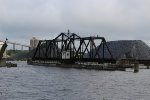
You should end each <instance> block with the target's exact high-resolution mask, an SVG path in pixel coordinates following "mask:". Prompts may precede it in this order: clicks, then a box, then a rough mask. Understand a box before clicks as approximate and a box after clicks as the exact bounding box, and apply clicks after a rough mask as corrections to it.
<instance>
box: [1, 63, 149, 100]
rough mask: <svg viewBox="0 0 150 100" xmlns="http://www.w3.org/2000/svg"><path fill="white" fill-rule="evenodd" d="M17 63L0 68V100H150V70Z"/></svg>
mask: <svg viewBox="0 0 150 100" xmlns="http://www.w3.org/2000/svg"><path fill="white" fill-rule="evenodd" d="M17 63H18V67H17V68H0V100H150V70H146V69H142V70H140V72H139V73H133V72H121V71H113V72H110V71H96V70H81V69H71V68H70V69H69V68H68V69H67V68H55V67H43V66H29V65H27V64H26V62H17Z"/></svg>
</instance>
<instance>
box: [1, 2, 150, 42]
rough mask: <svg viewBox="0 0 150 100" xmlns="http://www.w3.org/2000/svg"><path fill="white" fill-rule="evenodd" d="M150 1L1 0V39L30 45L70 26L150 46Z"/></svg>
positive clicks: (82, 32)
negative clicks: (143, 42) (30, 41)
mask: <svg viewBox="0 0 150 100" xmlns="http://www.w3.org/2000/svg"><path fill="white" fill-rule="evenodd" d="M149 27H150V0H0V39H4V38H6V37H7V38H8V39H9V40H10V41H16V42H19V43H25V44H29V39H31V37H33V36H34V37H37V38H39V39H52V38H54V37H55V36H57V35H58V34H59V33H61V32H65V31H67V30H68V29H70V31H71V32H74V33H77V34H79V35H81V36H90V35H95V36H96V35H99V36H102V37H105V38H106V40H107V41H113V40H121V39H124V40H131V39H133V40H135V39H136V40H143V41H145V42H146V43H148V44H149V45H150V28H149Z"/></svg>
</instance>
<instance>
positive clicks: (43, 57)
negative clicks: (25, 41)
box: [32, 32, 115, 63]
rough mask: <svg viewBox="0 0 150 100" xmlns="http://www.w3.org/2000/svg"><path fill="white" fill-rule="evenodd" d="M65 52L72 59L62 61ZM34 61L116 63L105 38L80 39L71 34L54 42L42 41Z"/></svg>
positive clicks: (64, 35)
mask: <svg viewBox="0 0 150 100" xmlns="http://www.w3.org/2000/svg"><path fill="white" fill-rule="evenodd" d="M63 51H69V52H70V59H62V52H63ZM105 52H107V56H105V55H106V53H105ZM108 55H109V56H108ZM32 60H33V61H35V60H39V61H59V62H61V63H66V62H67V63H75V62H99V63H104V62H110V63H112V62H115V60H114V59H113V55H112V53H111V51H110V49H109V47H108V45H107V42H106V40H105V38H104V37H98V36H97V37H95V36H91V37H80V36H78V35H76V34H74V33H69V32H68V33H67V34H66V33H61V34H59V35H58V36H57V37H56V38H55V39H53V40H40V41H39V44H38V46H37V48H36V50H35V53H34V56H33V57H32Z"/></svg>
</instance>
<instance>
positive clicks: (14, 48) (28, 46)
mask: <svg viewBox="0 0 150 100" xmlns="http://www.w3.org/2000/svg"><path fill="white" fill-rule="evenodd" d="M0 42H5V41H4V40H0ZM7 44H12V45H13V50H16V45H19V46H21V50H23V47H27V48H29V50H30V49H31V46H30V45H25V44H21V43H16V42H11V41H7Z"/></svg>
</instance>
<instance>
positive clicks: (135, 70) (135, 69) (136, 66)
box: [134, 62, 139, 73]
mask: <svg viewBox="0 0 150 100" xmlns="http://www.w3.org/2000/svg"><path fill="white" fill-rule="evenodd" d="M137 72H139V63H138V62H136V63H135V64H134V73H137Z"/></svg>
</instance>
